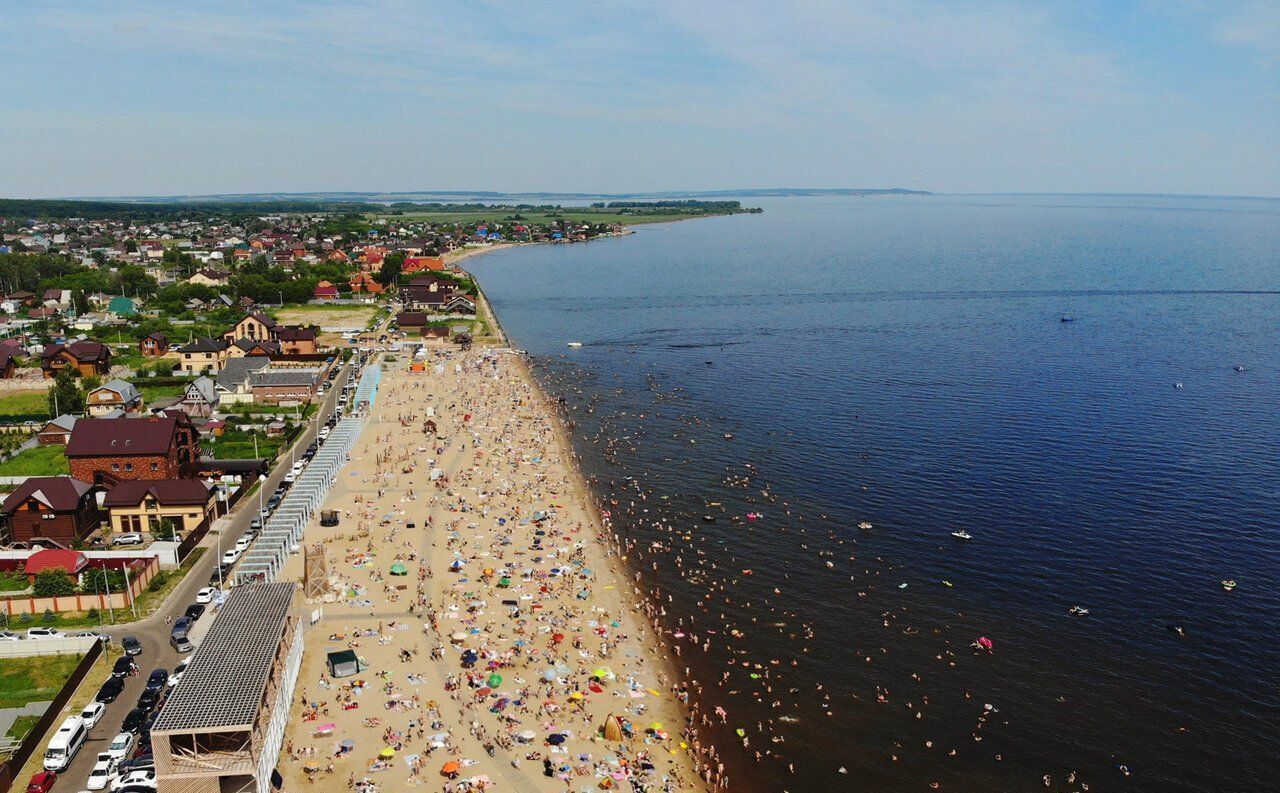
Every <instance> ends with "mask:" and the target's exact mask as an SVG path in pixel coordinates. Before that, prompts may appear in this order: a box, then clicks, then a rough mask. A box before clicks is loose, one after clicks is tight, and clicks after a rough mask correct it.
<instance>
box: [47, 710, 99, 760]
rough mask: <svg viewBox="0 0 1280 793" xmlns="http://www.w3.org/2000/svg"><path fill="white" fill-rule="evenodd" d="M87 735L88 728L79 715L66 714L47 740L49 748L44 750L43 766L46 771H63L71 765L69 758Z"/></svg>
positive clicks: (74, 753) (82, 744)
mask: <svg viewBox="0 0 1280 793" xmlns="http://www.w3.org/2000/svg"><path fill="white" fill-rule="evenodd" d="M87 737H89V728H88V727H86V726H85V724H84V719H82V718H80V717H79V716H68V717H67V720H66V721H64V722H62V725H61V726H60V727H58V731H57V732H56V733H54V734H53V738H51V739H50V740H49V748H47V749H45V752H44V768H45V770H46V771H59V772H60V771H64V770H66V768H67V766H69V765H71V759H72V758H73V757H75V756H76V752H78V751H80V747H81V746H84V741H85V738H87Z"/></svg>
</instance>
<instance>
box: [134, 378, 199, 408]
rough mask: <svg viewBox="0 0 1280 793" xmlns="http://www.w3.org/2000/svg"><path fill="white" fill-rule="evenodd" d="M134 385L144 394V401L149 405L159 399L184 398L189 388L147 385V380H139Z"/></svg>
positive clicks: (175, 385)
mask: <svg viewBox="0 0 1280 793" xmlns="http://www.w3.org/2000/svg"><path fill="white" fill-rule="evenodd" d="M134 385H136V386H137V387H138V390H139V391H141V392H142V401H143V402H144V403H146V404H148V405H150V404H151V403H152V402H154V401H155V400H157V399H164V398H165V397H176V396H182V395H183V394H185V393H186V391H187V387H186V386H183V385H177V384H173V385H147V381H146V380H137V381H135V382H134Z"/></svg>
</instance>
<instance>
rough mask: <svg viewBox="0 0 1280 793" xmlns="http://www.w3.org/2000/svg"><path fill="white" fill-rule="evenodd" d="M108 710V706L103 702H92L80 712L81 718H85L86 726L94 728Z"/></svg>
mask: <svg viewBox="0 0 1280 793" xmlns="http://www.w3.org/2000/svg"><path fill="white" fill-rule="evenodd" d="M106 712H107V706H106V704H105V703H102V702H90V703H89V704H88V705H86V706H85V708H84V711H82V712H81V713H80V718H81V719H84V726H85V727H87V728H88V729H90V730H92V729H93V728H94V727H96V726H98V722H100V721H102V714H104V713H106Z"/></svg>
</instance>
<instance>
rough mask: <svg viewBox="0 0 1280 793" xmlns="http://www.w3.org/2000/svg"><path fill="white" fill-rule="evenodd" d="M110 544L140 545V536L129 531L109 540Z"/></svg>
mask: <svg viewBox="0 0 1280 793" xmlns="http://www.w3.org/2000/svg"><path fill="white" fill-rule="evenodd" d="M111 544H112V545H141V544H142V535H141V534H140V533H138V532H136V531H130V532H126V533H124V534H117V535H116V536H115V538H114V539H112V540H111Z"/></svg>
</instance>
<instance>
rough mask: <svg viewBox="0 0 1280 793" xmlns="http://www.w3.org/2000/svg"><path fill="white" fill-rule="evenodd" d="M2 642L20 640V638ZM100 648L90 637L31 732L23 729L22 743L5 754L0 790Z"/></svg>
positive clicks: (23, 761)
mask: <svg viewBox="0 0 1280 793" xmlns="http://www.w3.org/2000/svg"><path fill="white" fill-rule="evenodd" d="M90 641H92V640H90ZM5 643H6V644H23V642H5ZM35 643H38V642H35ZM102 650H103V644H102V642H97V641H94V642H93V643H92V645H91V646H90V647H89V649H88V652H86V653H85V654H84V658H81V659H80V664H79V665H78V666H76V668H75V670H74V671H73V672H72V673H71V676H70V677H68V678H67V682H66V683H64V684H63V686H62V690H61V691H59V692H58V694H57V696H55V697H54V698H53V701H52V702H50V703H49V707H48V708H47V709H45V712H44V715H43V716H41V717H40V721H38V722H36V723H35V726H34V727H32V728H31V732H29V733H27V737H26V738H24V739H23V740H22V743H20V744H18V748H17V750H16V751H14V753H13V754H12V755H10V756H9V759H8V760H6V761H5V762H3V763H0V790H8V789H9V788H10V787H11V786H12V785H13V782H14V779H13V777H14V775H15V774H17V773H18V772H19V771H21V770H22V767H23V766H24V765H26V764H27V760H29V759H31V755H33V754H35V751H36V750H37V749H38V748H40V744H41V743H43V742H44V736H45V733H47V732H48V731H49V728H50V727H52V726H53V723H54V722H55V721H57V719H58V717H59V716H61V715H62V708H63V707H64V706H66V704H67V700H69V699H71V695H72V694H74V693H75V692H76V689H77V688H79V687H80V681H82V680H84V676H85V675H87V674H89V670H90V669H92V668H93V665H94V663H95V662H96V661H97V660H98V658H99V657H100V656H101V655H102Z"/></svg>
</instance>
